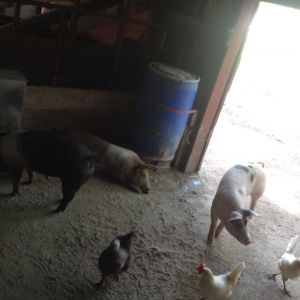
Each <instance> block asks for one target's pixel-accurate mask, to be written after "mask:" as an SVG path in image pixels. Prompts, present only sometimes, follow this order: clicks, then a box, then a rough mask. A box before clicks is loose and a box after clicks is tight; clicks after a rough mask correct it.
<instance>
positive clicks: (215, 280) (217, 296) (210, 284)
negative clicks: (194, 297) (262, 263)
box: [198, 262, 245, 300]
mask: <svg viewBox="0 0 300 300" xmlns="http://www.w3.org/2000/svg"><path fill="white" fill-rule="evenodd" d="M244 268H245V263H244V262H241V263H240V264H239V265H237V266H236V267H235V268H234V269H233V270H232V271H230V272H228V273H225V274H220V275H214V274H213V272H212V271H211V270H210V269H209V268H207V267H206V266H205V264H204V262H202V263H201V264H200V266H199V267H198V273H199V274H200V275H201V278H200V288H201V293H202V296H203V298H201V300H203V299H207V300H225V299H229V297H230V295H231V294H232V291H233V289H234V287H235V286H236V284H237V281H238V279H239V278H240V276H241V274H242V271H243V270H244Z"/></svg>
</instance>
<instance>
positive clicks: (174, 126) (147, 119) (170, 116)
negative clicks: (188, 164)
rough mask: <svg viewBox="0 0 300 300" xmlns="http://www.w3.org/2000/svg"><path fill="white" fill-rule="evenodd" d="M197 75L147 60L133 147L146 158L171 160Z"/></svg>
mask: <svg viewBox="0 0 300 300" xmlns="http://www.w3.org/2000/svg"><path fill="white" fill-rule="evenodd" d="M199 81H200V78H199V77H197V76H195V75H192V74H190V73H188V72H186V71H183V70H180V69H178V68H175V67H171V66H168V65H165V64H163V63H156V62H154V63H150V65H149V69H148V71H147V73H146V77H145V81H144V86H143V89H142V92H141V95H140V96H139V98H138V103H137V123H136V127H135V128H136V132H135V150H136V152H137V153H138V154H139V155H140V156H142V157H143V158H144V159H146V160H150V161H171V160H172V159H173V158H174V156H175V152H176V150H177V147H178V145H179V143H180V140H181V138H182V135H183V132H184V129H185V127H186V124H187V121H188V118H189V116H190V114H191V113H193V112H194V111H193V110H192V107H193V104H194V100H195V97H196V94H197V90H198V85H199Z"/></svg>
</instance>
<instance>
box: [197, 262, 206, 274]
mask: <svg viewBox="0 0 300 300" xmlns="http://www.w3.org/2000/svg"><path fill="white" fill-rule="evenodd" d="M205 267H206V264H205V262H204V260H202V261H201V263H200V265H199V267H198V268H197V270H198V273H199V274H201V273H202V272H203V270H204V268H205Z"/></svg>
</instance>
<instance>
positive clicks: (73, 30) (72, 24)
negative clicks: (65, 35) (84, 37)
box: [70, 0, 80, 39]
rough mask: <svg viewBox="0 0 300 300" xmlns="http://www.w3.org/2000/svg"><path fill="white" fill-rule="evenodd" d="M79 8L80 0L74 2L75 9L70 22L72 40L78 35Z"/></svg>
mask: <svg viewBox="0 0 300 300" xmlns="http://www.w3.org/2000/svg"><path fill="white" fill-rule="evenodd" d="M79 6H80V0H74V7H73V12H72V15H71V21H70V31H71V38H72V39H74V38H75V35H76V28H77V20H78V10H79Z"/></svg>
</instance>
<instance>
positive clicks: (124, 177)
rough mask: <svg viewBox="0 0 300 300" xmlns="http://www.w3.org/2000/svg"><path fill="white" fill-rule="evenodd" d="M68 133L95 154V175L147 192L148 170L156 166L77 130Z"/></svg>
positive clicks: (155, 168)
mask: <svg viewBox="0 0 300 300" xmlns="http://www.w3.org/2000/svg"><path fill="white" fill-rule="evenodd" d="M68 133H69V134H71V135H72V136H73V137H74V138H75V139H76V140H77V141H78V142H79V143H81V144H83V145H85V146H86V147H88V148H89V149H90V150H91V151H93V152H95V153H96V154H97V159H96V165H95V166H96V173H100V174H102V175H105V176H108V177H110V178H112V179H114V180H117V181H119V182H120V183H121V184H123V185H125V186H126V187H128V188H129V189H131V190H133V191H135V192H138V193H139V192H143V193H148V192H149V190H150V181H149V169H151V170H157V167H156V166H153V165H150V164H146V163H145V162H143V161H142V160H141V159H140V158H139V156H138V155H137V154H136V153H135V152H133V151H131V150H129V149H125V148H122V147H119V146H117V145H114V144H111V143H109V142H107V141H105V140H103V139H101V138H99V137H97V136H95V135H92V134H88V133H86V132H82V131H77V130H69V131H68Z"/></svg>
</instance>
